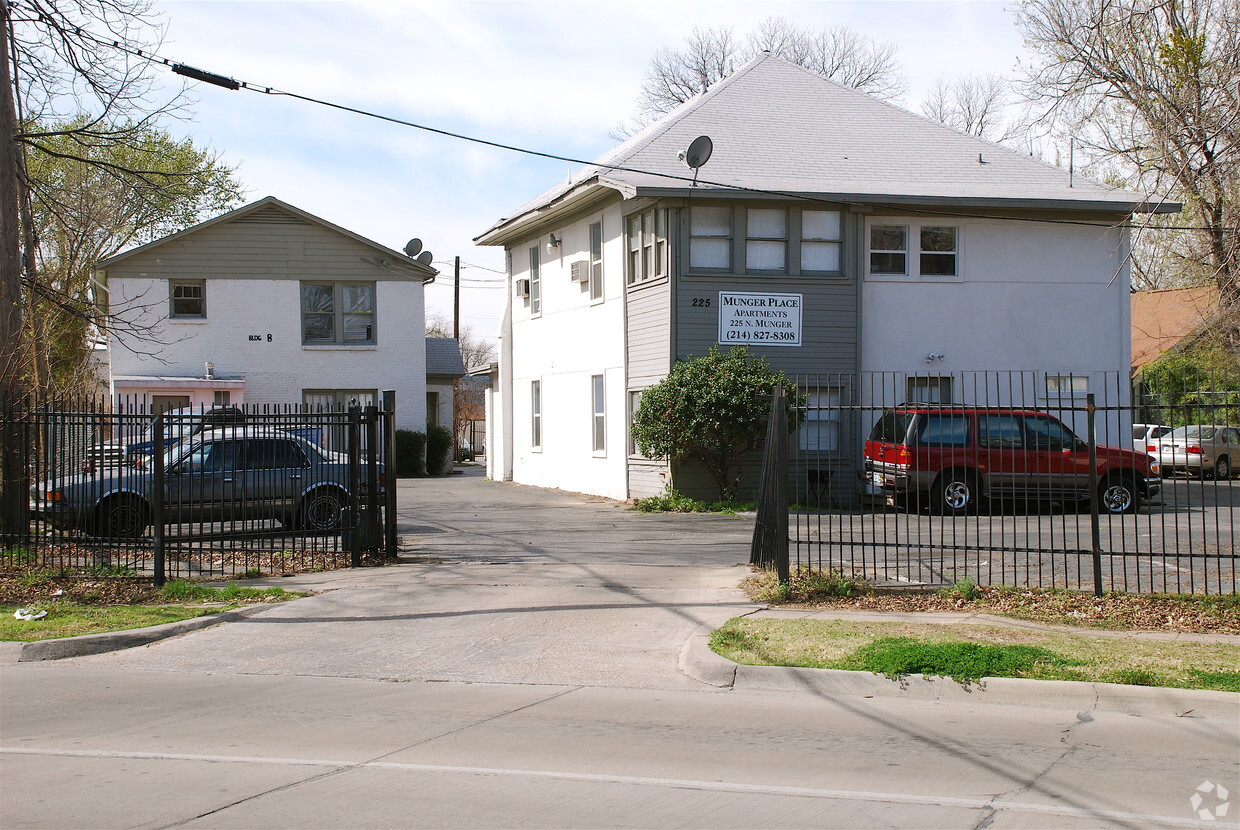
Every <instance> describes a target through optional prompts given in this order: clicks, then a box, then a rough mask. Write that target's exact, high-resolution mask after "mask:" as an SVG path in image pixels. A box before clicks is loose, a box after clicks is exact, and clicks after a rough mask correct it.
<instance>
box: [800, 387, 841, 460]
mask: <svg viewBox="0 0 1240 830" xmlns="http://www.w3.org/2000/svg"><path fill="white" fill-rule="evenodd" d="M805 398H806V408H805V420H804V421H802V422H801V426H800V427H799V428H798V429H797V445H798V446H799V447H800V448H801V451H802V452H839V449H840V421H841V418H840V414H841V410H840V403H841V401H842V392H841V390H840V389H839V388H834V387H820V388H818V389H810V390H808V391H806V392H805Z"/></svg>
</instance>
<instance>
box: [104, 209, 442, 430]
mask: <svg viewBox="0 0 1240 830" xmlns="http://www.w3.org/2000/svg"><path fill="white" fill-rule="evenodd" d="M423 260H425V261H423ZM429 260H430V257H429V256H423V257H421V258H420V259H415V258H412V257H409V256H407V255H406V254H403V253H400V252H398V251H394V250H392V249H390V248H387V247H384V246H382V245H379V244H378V243H376V242H372V241H371V240H369V239H366V238H364V237H362V236H359V235H358V234H356V233H353V232H352V231H349V230H346V229H344V228H341V227H338V226H336V225H333V224H331V223H329V222H326V221H324V220H323V219H320V218H318V217H316V216H313V215H312V214H309V213H307V212H305V211H303V210H300V209H298V208H296V207H293V206H292V205H289V204H286V203H284V202H281V201H280V200H278V199H275V198H272V197H268V198H265V199H261V200H259V201H257V202H254V203H253V204H249V205H246V206H244V207H241V208H238V209H236V210H233V211H231V212H229V213H225V214H222V215H220V216H217V217H215V218H214V219H211V220H208V221H206V222H203V223H201V224H198V225H195V226H194V227H191V228H188V229H186V230H184V231H181V232H179V233H175V234H172V235H170V236H167V237H164V238H163V239H159V240H156V241H154V242H151V243H149V244H147V245H143V246H141V247H138V248H134V249H132V250H129V251H125V252H123V253H120V254H117V255H115V256H113V257H110V258H108V259H106V260H104V261H102V262H100V263H99V264H98V265H97V267H96V278H97V280H98V282H99V283H100V284H101V285H103V286H105V287H106V290H107V296H108V305H109V311H110V314H111V315H112V317H113V318H115V319H116V320H117V321H118V322H117V323H116V324H115V325H114V326H113V327H112V329H111V331H109V333H108V334H109V337H108V360H109V372H110V384H111V391H112V393H113V394H114V395H116V396H118V397H120V398H130V399H133V400H136V401H146V402H147V405H148V406H150V407H152V408H156V409H169V408H175V407H182V406H195V407H197V406H210V405H213V404H245V405H260V406H261V405H264V404H270V405H275V406H285V405H290V404H292V405H304V406H311V407H317V406H325V407H332V406H343V405H348V404H349V403H351V402H357V403H359V404H362V405H365V404H369V403H374V402H377V401H378V397H377V396H378V395H379V394H380V393H381V392H382V391H383V390H388V389H391V390H395V391H396V398H397V426H398V427H399V428H402V429H411V430H418V431H423V430H425V429H426V424H427V410H426V407H427V390H426V375H427V362H426V347H425V301H424V296H423V293H424V286H425V284H426V283H427V282H429V281H431V280H433V279H434V277H435V275H436V274H437V271H436V270H435V269H434V268H432V267H431V266H430V265H429ZM436 417H440V416H439V414H438V413H437V414H436Z"/></svg>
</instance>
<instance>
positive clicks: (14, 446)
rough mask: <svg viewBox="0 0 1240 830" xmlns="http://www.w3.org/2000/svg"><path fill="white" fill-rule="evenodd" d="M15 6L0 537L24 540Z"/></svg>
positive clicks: (1, 298) (2, 244) (4, 15)
mask: <svg viewBox="0 0 1240 830" xmlns="http://www.w3.org/2000/svg"><path fill="white" fill-rule="evenodd" d="M11 15H12V8H11V7H10V5H9V4H8V3H7V2H0V30H2V31H3V33H4V57H3V59H2V60H0V539H3V540H8V541H11V542H17V541H20V540H21V538H22V536H23V535H24V534H25V533H26V532H28V530H29V524H28V521H27V516H26V499H27V488H28V486H29V483H28V481H27V480H26V479H27V477H26V474H25V465H23V464H22V457H21V450H22V440H21V438H22V431H21V425H20V424H19V423H18V422H17V416H18V415H19V414H20V413H21V411H22V410H23V408H24V403H25V402H24V400H23V397H24V395H23V392H24V389H23V383H22V365H23V360H22V358H23V357H24V349H23V348H22V342H23V338H22V282H21V280H22V276H21V273H22V261H21V247H22V246H21V228H20V223H19V220H18V215H19V212H18V202H19V192H20V191H19V187H20V185H19V183H18V173H17V109H16V104H15V102H14V98H13V96H14V94H15V93H14V90H13V74H12V67H11V65H10V63H9V61H10V59H11V58H10V55H11V54H12V53H11V49H10V46H11V44H12V25H13V24H12V17H11Z"/></svg>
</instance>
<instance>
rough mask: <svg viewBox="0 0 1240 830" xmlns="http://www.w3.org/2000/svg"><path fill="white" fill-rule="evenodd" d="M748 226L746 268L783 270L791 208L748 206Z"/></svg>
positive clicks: (785, 265)
mask: <svg viewBox="0 0 1240 830" xmlns="http://www.w3.org/2000/svg"><path fill="white" fill-rule="evenodd" d="M745 224H746V227H745V268H746V269H747V270H749V271H784V270H786V268H787V261H788V211H786V210H784V209H783V208H749V210H748V211H747V215H746V223H745Z"/></svg>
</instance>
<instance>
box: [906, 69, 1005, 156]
mask: <svg viewBox="0 0 1240 830" xmlns="http://www.w3.org/2000/svg"><path fill="white" fill-rule="evenodd" d="M1010 99H1011V85H1010V84H1009V82H1008V81H1007V79H1005V78H1004V77H1003V76H1001V75H994V74H990V75H964V76H961V77H959V78H955V79H952V80H947V79H946V78H943V77H940V78H939V80H938V82H937V83H936V84H935V86H934V87H933V88H932V89H931V90H930V92H929V93H928V94H927V96H926V99H925V100H924V101H922V103H921V114H922V115H924V116H926V117H927V118H929V119H932V120H934V121H938V122H939V123H941V124H946V125H947V126H949V127H951V128H952V129H955V130H959V131H960V132H962V133H967V134H968V135H974V136H977V137H978V138H984V139H986V140H987V141H994V142H996V143H999V144H1005V143H1008V142H1011V141H1014V140H1015V139H1017V138H1018V137H1019V136H1020V135H1021V131H1020V129H1019V128H1018V127H1017V126H1016V125H1015V124H1013V123H1010V122H1009V121H1008V120H1007V119H1006V118H1005V109H1006V108H1007V106H1008V105H1009V104H1010V103H1011V100H1010Z"/></svg>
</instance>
